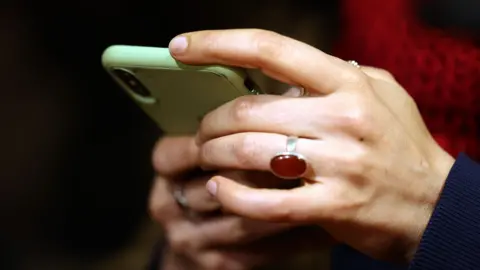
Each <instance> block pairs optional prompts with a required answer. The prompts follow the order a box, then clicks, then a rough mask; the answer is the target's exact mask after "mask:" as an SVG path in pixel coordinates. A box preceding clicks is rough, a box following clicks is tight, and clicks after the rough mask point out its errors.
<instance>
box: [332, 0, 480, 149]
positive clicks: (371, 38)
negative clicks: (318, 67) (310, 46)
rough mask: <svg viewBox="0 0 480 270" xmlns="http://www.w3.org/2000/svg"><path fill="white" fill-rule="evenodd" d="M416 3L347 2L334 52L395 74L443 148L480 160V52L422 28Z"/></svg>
mask: <svg viewBox="0 0 480 270" xmlns="http://www.w3.org/2000/svg"><path fill="white" fill-rule="evenodd" d="M414 2H416V1H413V0H388V1H387V0H362V1H358V0H343V6H342V11H341V16H342V21H341V24H342V27H343V29H342V30H341V33H342V36H341V38H340V40H339V42H338V44H337V45H336V46H335V49H334V54H335V55H337V56H339V57H341V58H343V59H346V60H356V61H358V62H359V63H360V64H363V65H369V66H376V67H380V68H384V69H386V70H388V71H390V72H391V73H392V74H393V75H394V76H395V77H396V78H397V80H398V81H399V82H400V83H401V84H402V85H403V86H404V87H405V89H406V90H407V91H409V93H410V94H411V95H412V97H413V98H414V99H415V100H416V101H417V104H418V106H419V108H420V111H421V113H422V115H423V117H424V119H425V122H426V123H427V126H428V128H429V129H430V131H431V132H432V134H433V135H434V137H435V139H436V140H437V141H438V142H439V143H440V145H442V146H443V147H444V148H445V149H446V150H447V151H449V152H450V153H451V154H452V155H454V156H456V155H457V154H458V153H459V152H462V151H464V152H467V153H468V154H469V155H471V156H473V157H475V158H480V137H479V136H480V49H479V48H478V47H476V46H475V45H474V43H473V41H472V40H471V39H469V38H468V37H466V36H459V35H458V34H459V33H455V35H456V36H454V35H453V33H448V32H446V31H442V30H438V29H433V28H431V27H428V26H426V25H425V24H423V23H422V22H421V21H420V20H419V19H418V18H417V17H416V13H415V12H414V8H415V7H414V6H413V5H414V4H413V3H414Z"/></svg>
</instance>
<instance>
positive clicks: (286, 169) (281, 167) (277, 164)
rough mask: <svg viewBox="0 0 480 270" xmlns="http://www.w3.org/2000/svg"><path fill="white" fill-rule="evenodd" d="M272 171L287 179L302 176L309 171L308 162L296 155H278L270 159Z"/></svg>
mask: <svg viewBox="0 0 480 270" xmlns="http://www.w3.org/2000/svg"><path fill="white" fill-rule="evenodd" d="M270 168H271V169H272V172H273V173H274V174H275V175H276V176H278V177H280V178H286V179H296V178H300V177H301V176H302V175H303V174H304V173H305V172H306V171H307V162H306V161H305V160H304V159H303V158H300V157H298V156H296V155H291V154H283V155H277V156H275V157H273V158H272V160H271V161H270Z"/></svg>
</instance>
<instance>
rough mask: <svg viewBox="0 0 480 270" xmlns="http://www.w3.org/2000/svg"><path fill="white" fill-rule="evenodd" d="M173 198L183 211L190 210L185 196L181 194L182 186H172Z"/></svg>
mask: <svg viewBox="0 0 480 270" xmlns="http://www.w3.org/2000/svg"><path fill="white" fill-rule="evenodd" d="M173 198H174V199H175V202H177V204H178V205H179V206H180V207H181V208H183V209H188V208H190V207H189V206H188V200H187V197H185V195H184V194H183V185H179V184H175V185H174V186H173Z"/></svg>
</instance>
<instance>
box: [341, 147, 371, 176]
mask: <svg viewBox="0 0 480 270" xmlns="http://www.w3.org/2000/svg"><path fill="white" fill-rule="evenodd" d="M368 160H369V157H368V153H367V151H366V150H365V149H364V148H363V147H351V148H350V151H349V152H348V153H347V154H345V155H343V162H342V167H344V168H345V169H346V170H347V172H348V174H350V175H354V176H364V175H365V174H366V173H367V172H368V170H369V166H368Z"/></svg>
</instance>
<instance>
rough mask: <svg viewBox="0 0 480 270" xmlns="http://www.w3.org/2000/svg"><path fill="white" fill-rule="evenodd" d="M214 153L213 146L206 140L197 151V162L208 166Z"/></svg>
mask: <svg viewBox="0 0 480 270" xmlns="http://www.w3.org/2000/svg"><path fill="white" fill-rule="evenodd" d="M214 153H215V150H214V148H213V145H212V143H211V142H210V141H207V142H206V143H204V144H203V145H202V147H200V150H199V152H198V159H199V164H200V165H201V166H208V165H210V163H211V160H213V159H214V156H213V155H214Z"/></svg>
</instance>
